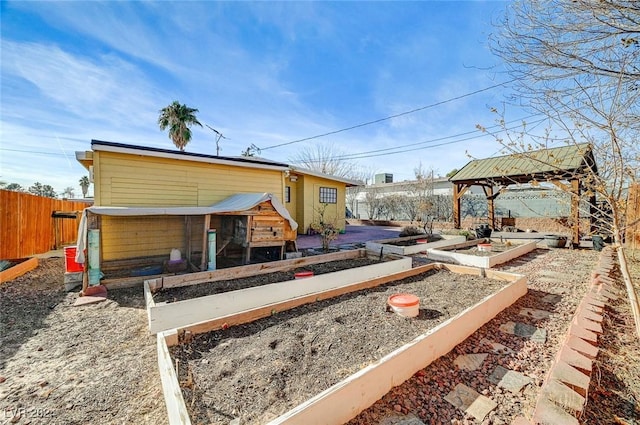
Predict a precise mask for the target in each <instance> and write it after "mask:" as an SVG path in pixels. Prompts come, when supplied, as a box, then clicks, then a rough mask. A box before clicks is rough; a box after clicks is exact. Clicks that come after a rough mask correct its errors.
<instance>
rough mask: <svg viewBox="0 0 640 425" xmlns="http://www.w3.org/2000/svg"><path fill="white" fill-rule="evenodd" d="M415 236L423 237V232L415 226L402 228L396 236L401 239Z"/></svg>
mask: <svg viewBox="0 0 640 425" xmlns="http://www.w3.org/2000/svg"><path fill="white" fill-rule="evenodd" d="M417 235H424V231H423V230H422V229H420V228H418V227H417V226H404V227H403V228H402V230H400V234H399V235H398V236H400V237H401V238H402V237H405V236H417Z"/></svg>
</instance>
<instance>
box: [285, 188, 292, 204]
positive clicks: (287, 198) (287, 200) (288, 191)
mask: <svg viewBox="0 0 640 425" xmlns="http://www.w3.org/2000/svg"><path fill="white" fill-rule="evenodd" d="M284 202H285V203H287V204H288V203H290V202H291V186H285V188H284Z"/></svg>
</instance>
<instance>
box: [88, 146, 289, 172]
mask: <svg viewBox="0 0 640 425" xmlns="http://www.w3.org/2000/svg"><path fill="white" fill-rule="evenodd" d="M91 147H92V149H93V150H94V151H102V152H113V153H124V154H129V155H140V156H151V157H154V158H167V159H178V160H183V161H193V162H204V163H207V164H220V165H230V166H233V167H244V168H260V169H264V170H277V171H286V170H288V169H289V168H288V167H287V166H278V165H267V164H256V163H255V162H243V161H228V160H224V159H218V158H207V157H201V156H190V155H181V154H177V153H169V152H156V151H152V150H142V149H136V148H126V147H121V146H107V145H102V144H100V143H96V142H94V143H92V145H91Z"/></svg>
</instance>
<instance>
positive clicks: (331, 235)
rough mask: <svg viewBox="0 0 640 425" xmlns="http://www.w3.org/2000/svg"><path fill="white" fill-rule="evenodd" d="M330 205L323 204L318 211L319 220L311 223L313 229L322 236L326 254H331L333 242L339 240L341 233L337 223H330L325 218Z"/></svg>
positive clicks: (323, 248)
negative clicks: (330, 247) (330, 246)
mask: <svg viewBox="0 0 640 425" xmlns="http://www.w3.org/2000/svg"><path fill="white" fill-rule="evenodd" d="M328 205H329V204H322V207H320V208H318V209H316V214H317V220H316V221H315V222H313V223H311V229H312V230H313V231H314V232H316V233H317V234H318V235H320V240H321V241H322V250H323V251H324V252H329V245H330V244H331V241H334V240H336V239H338V234H339V233H340V229H338V226H336V224H335V222H330V221H328V220H327V218H326V217H325V213H326V210H327V206H328Z"/></svg>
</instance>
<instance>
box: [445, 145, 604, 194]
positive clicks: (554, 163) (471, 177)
mask: <svg viewBox="0 0 640 425" xmlns="http://www.w3.org/2000/svg"><path fill="white" fill-rule="evenodd" d="M591 169H593V170H595V171H597V169H596V165H595V161H594V158H593V152H592V151H591V145H590V144H588V143H581V144H575V145H569V146H563V147H559V148H551V149H540V150H536V151H531V152H526V153H515V154H512V155H504V156H498V157H492V158H486V159H476V160H473V161H471V162H469V163H468V164H467V165H465V166H464V167H462V169H460V171H458V172H457V173H456V174H455V175H454V176H453V177H451V178H450V179H449V180H450V181H451V182H453V183H474V182H478V181H482V180H491V181H493V182H495V183H501V184H513V183H526V182H529V181H531V180H547V179H550V178H569V177H575V175H576V173H581V172H586V171H587V170H591Z"/></svg>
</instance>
